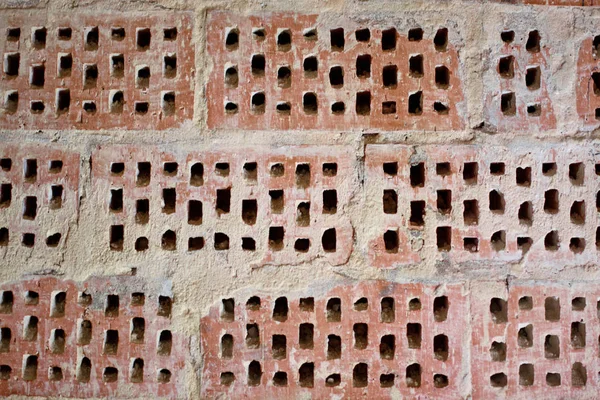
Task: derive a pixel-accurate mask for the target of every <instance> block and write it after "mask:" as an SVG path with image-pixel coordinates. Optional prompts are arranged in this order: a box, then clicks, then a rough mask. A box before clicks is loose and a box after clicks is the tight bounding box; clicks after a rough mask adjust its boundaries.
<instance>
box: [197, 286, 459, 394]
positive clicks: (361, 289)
mask: <svg viewBox="0 0 600 400" xmlns="http://www.w3.org/2000/svg"><path fill="white" fill-rule="evenodd" d="M463 289H464V288H463V287H462V286H461V285H446V286H430V285H423V284H418V283H413V284H395V283H387V282H361V283H359V284H357V285H341V286H336V287H334V288H333V289H331V290H326V291H323V290H321V289H315V290H311V291H308V292H305V293H298V292H294V293H285V294H282V295H281V296H284V297H285V299H286V300H287V305H288V309H289V311H288V312H287V316H286V317H285V320H284V318H282V313H281V312H278V313H277V314H276V315H275V316H276V317H278V318H277V319H278V320H275V319H274V318H273V314H272V313H273V310H274V307H275V303H276V298H277V296H275V295H272V294H271V295H268V294H265V293H260V292H253V291H250V290H245V291H244V292H243V293H237V294H236V295H235V297H234V298H232V299H231V301H232V302H233V303H234V307H233V310H231V311H233V315H232V314H225V315H224V314H223V305H222V303H221V302H219V303H218V304H216V305H214V306H213V307H212V308H211V309H210V312H209V314H208V315H207V316H205V317H203V318H202V322H201V326H200V329H201V338H202V350H203V354H204V359H203V362H204V364H203V365H204V367H203V370H202V394H201V395H202V397H203V398H215V397H219V396H225V397H231V398H235V397H242V396H247V397H252V398H289V397H291V398H296V397H299V396H302V397H304V396H312V397H313V398H331V397H335V398H338V397H339V398H341V397H343V398H358V397H361V396H367V395H368V396H369V397H371V398H377V399H385V398H392V397H394V396H398V395H400V396H402V397H424V398H425V397H427V398H429V397H432V398H440V399H451V398H461V397H465V396H466V393H464V389H463V387H462V385H461V381H462V379H463V376H464V374H465V373H466V371H465V370H464V367H465V366H464V361H465V360H466V358H465V356H464V353H463V352H462V351H461V350H462V349H464V348H465V347H464V346H465V345H466V343H464V341H465V339H467V336H466V335H464V334H463V329H464V326H465V324H466V323H467V307H468V306H467V302H466V301H467V298H466V297H465V295H464V294H463ZM252 296H259V297H260V308H259V309H250V308H248V307H247V306H246V302H247V300H248V299H249V298H251V297H252ZM442 296H446V297H447V301H448V308H447V318H446V319H445V320H443V321H442V319H443V317H441V316H442V314H441V313H440V314H438V315H439V316H440V317H439V319H440V321H437V320H436V318H435V317H434V315H435V314H434V301H435V299H436V298H441V297H442ZM309 297H310V299H313V301H314V307H313V309H312V310H310V311H304V310H303V309H301V306H300V301H301V300H300V299H301V298H309ZM362 297H365V298H366V299H368V308H367V309H366V310H364V311H358V310H356V309H355V308H354V306H353V304H354V303H355V302H356V301H357V300H359V299H360V298H362ZM333 298H337V299H339V300H340V302H341V303H340V308H339V309H340V311H341V316H340V320H339V322H335V321H334V322H330V321H328V318H327V304H328V302H329V301H330V299H333ZM384 298H391V299H393V304H394V306H393V308H394V318H393V322H383V320H384V318H383V316H382V314H381V300H382V299H384ZM413 298H418V299H419V300H420V305H421V308H420V309H419V310H411V309H409V301H410V300H411V299H413ZM278 310H281V308H278ZM388 310H389V308H388ZM386 315H391V314H386ZM385 320H386V321H391V318H385ZM305 323H306V324H312V325H313V343H312V347H311V346H310V345H308V346H307V345H304V343H310V342H309V341H308V340H303V342H302V344H301V342H300V337H299V332H300V324H305ZM361 323H363V324H366V325H367V328H368V334H367V338H368V339H367V342H368V343H367V344H366V347H365V346H361V345H360V342H359V345H358V348H357V347H355V345H356V340H355V339H354V324H361ZM409 323H410V324H420V325H421V332H420V333H421V342H420V344H419V345H418V346H417V342H418V329H415V328H417V326H416V325H413V326H412V327H411V328H412V330H411V336H412V337H413V338H414V339H415V340H414V341H412V342H411V344H409V340H408V336H407V326H408V324H409ZM252 324H257V326H258V333H259V340H260V343H259V344H258V346H257V347H256V348H249V347H248V346H247V344H246V333H247V326H248V325H252ZM363 332H364V331H363ZM226 334H228V335H231V336H232V338H233V347H232V358H224V357H222V356H223V354H222V353H221V340H222V338H223V336H224V335H226ZM273 335H285V337H286V346H285V348H286V354H285V357H284V358H282V359H276V358H274V356H273V351H272V340H273V339H272V337H273ZM329 335H336V336H339V337H340V339H341V358H339V359H328V336H329ZM384 335H394V336H395V351H394V356H393V359H384V358H382V356H381V355H380V340H381V338H382V337H383V336H384ZM436 335H446V336H447V340H448V348H447V350H448V351H447V358H446V359H445V360H444V357H443V356H442V354H441V352H439V354H440V356H439V357H436V355H435V352H434V337H435V336H436ZM306 337H307V336H305V335H303V338H306ZM361 347H364V348H361ZM277 354H278V355H280V354H282V353H279V352H278V353H277ZM252 361H258V362H259V363H260V366H261V370H262V377H261V379H260V383H259V384H257V386H250V385H249V384H248V381H247V380H248V367H249V365H250V363H251V362H252ZM304 363H313V364H314V382H313V385H312V386H313V387H304V386H302V385H301V384H300V376H299V374H300V368H301V366H302V365H303V364H304ZM359 363H364V364H366V365H367V377H368V378H367V381H366V385H365V386H364V387H355V386H354V385H355V383H354V382H353V369H354V368H355V365H357V364H359ZM412 364H418V365H419V366H420V370H421V382H420V387H408V386H407V382H406V368H407V367H408V366H409V365H412ZM278 371H282V372H286V373H287V385H285V386H281V387H279V386H275V385H274V383H273V377H274V374H275V373H276V372H278ZM223 372H232V373H233V374H234V376H235V380H234V382H233V383H232V384H231V385H229V386H227V385H223V384H221V374H222V373H223ZM336 373H337V374H340V378H341V379H340V381H341V382H340V384H339V385H338V386H335V387H328V386H326V379H327V378H328V377H329V376H330V375H331V374H336ZM382 374H393V375H394V382H393V384H392V385H391V387H381V385H380V375H382ZM434 374H441V375H445V376H446V377H447V382H448V385H447V386H446V387H443V388H438V387H435V385H434Z"/></svg>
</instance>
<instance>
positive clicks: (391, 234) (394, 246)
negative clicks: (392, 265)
mask: <svg viewBox="0 0 600 400" xmlns="http://www.w3.org/2000/svg"><path fill="white" fill-rule="evenodd" d="M399 242H400V240H399V238H398V231H397V230H388V231H386V232H385V233H384V234H383V243H384V245H385V251H386V252H387V253H393V254H396V253H398V247H399Z"/></svg>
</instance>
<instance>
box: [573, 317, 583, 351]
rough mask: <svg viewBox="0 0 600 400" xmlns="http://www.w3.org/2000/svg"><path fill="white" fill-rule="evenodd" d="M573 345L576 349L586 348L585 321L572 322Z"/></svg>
mask: <svg viewBox="0 0 600 400" xmlns="http://www.w3.org/2000/svg"><path fill="white" fill-rule="evenodd" d="M571 346H573V348H575V349H582V348H585V323H583V322H571Z"/></svg>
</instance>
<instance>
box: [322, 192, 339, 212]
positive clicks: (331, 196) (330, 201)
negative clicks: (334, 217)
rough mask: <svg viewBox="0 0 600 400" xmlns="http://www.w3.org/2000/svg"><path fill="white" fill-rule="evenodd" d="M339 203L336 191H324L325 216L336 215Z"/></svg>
mask: <svg viewBox="0 0 600 400" xmlns="http://www.w3.org/2000/svg"><path fill="white" fill-rule="evenodd" d="M337 203H338V199H337V191H336V190H335V189H329V190H324V191H323V214H335V213H336V212H337Z"/></svg>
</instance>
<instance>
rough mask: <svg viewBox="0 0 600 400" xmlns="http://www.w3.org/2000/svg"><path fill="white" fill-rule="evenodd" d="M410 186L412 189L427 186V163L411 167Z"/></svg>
mask: <svg viewBox="0 0 600 400" xmlns="http://www.w3.org/2000/svg"><path fill="white" fill-rule="evenodd" d="M410 185H411V186H412V187H424V186H425V163H418V164H414V165H411V166H410Z"/></svg>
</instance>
